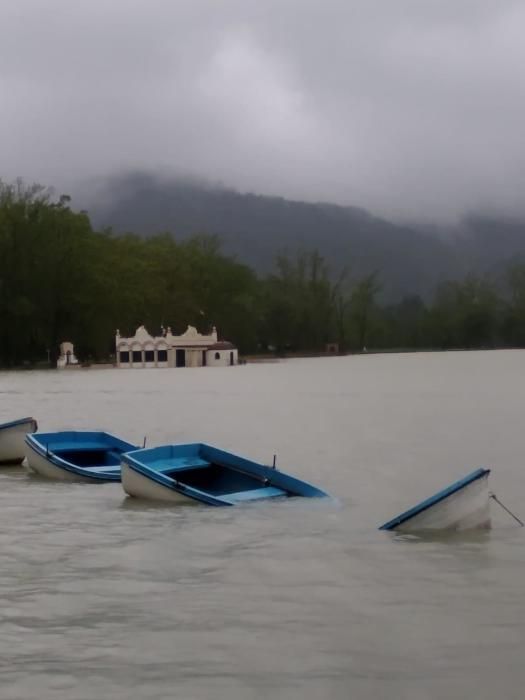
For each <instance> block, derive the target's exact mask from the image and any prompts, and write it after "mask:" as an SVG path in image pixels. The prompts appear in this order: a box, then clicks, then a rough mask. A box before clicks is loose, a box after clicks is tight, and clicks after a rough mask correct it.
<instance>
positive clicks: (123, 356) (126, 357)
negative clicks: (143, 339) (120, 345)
mask: <svg viewBox="0 0 525 700" xmlns="http://www.w3.org/2000/svg"><path fill="white" fill-rule="evenodd" d="M120 361H121V362H129V352H128V351H127V350H121V351H120Z"/></svg>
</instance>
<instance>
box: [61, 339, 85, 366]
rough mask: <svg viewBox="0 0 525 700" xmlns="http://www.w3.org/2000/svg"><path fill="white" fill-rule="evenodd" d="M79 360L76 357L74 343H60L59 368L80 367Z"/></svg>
mask: <svg viewBox="0 0 525 700" xmlns="http://www.w3.org/2000/svg"><path fill="white" fill-rule="evenodd" d="M79 366H80V365H79V364H78V360H77V358H76V357H75V348H74V346H73V343H70V342H69V341H67V340H66V341H64V342H63V343H60V356H59V358H58V360H57V368H58V369H64V368H65V367H79Z"/></svg>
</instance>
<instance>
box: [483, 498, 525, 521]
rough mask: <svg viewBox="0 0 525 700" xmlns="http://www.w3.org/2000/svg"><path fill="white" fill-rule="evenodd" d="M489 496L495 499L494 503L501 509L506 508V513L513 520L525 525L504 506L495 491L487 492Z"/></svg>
mask: <svg viewBox="0 0 525 700" xmlns="http://www.w3.org/2000/svg"><path fill="white" fill-rule="evenodd" d="M489 496H490V498H493V499H494V500H495V501H496V503H497V504H498V505H499V506H501V507H502V508H503V510H506V511H507V513H508V514H509V515H511V516H512V517H513V518H514V520H515V521H516V522H518V523H519V524H520V525H521V527H525V523H524V522H523V521H522V520H520V519H519V518H518V516H517V515H514V513H513V512H512V511H511V510H509V509H508V508H507V506H504V505H503V503H502V502H501V501H500V500H499V498H498V497H497V496H496V494H495V493H491V494H489Z"/></svg>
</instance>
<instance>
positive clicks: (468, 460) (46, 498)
mask: <svg viewBox="0 0 525 700" xmlns="http://www.w3.org/2000/svg"><path fill="white" fill-rule="evenodd" d="M524 404H525V352H522V351H499V352H477V353H441V354H431V353H429V354H405V355H370V356H354V357H351V356H350V357H341V358H339V357H337V358H327V359H304V360H303V359H300V360H289V361H283V362H278V363H268V364H248V365H245V366H239V367H231V368H230V367H228V368H198V369H182V370H135V371H134V370H120V371H119V370H95V369H89V370H79V371H71V372H61V373H60V372H13V373H5V372H4V373H0V421H6V420H11V419H14V418H18V417H22V416H24V415H33V416H35V417H36V418H37V420H38V421H39V427H40V429H41V430H60V429H98V428H100V429H105V430H108V431H110V432H113V433H115V434H117V435H119V436H121V437H123V438H124V439H126V440H130V441H132V442H135V443H137V444H138V443H142V440H143V439H144V437H145V436H146V437H147V441H148V444H149V445H152V444H154V443H163V442H183V441H184V442H185V441H203V442H210V443H212V444H216V445H218V446H220V447H222V448H224V449H226V450H230V449H231V450H232V451H235V452H237V453H239V454H243V455H246V456H248V457H251V458H254V459H256V460H260V461H264V462H266V463H270V464H271V462H272V459H273V455H274V454H276V455H277V466H278V467H281V468H282V469H283V470H289V471H290V472H291V473H293V474H296V475H297V476H299V477H302V478H304V479H306V480H308V481H312V482H313V483H314V484H316V485H318V486H320V487H321V488H323V489H326V490H328V491H330V493H332V494H333V495H334V496H336V497H337V502H335V503H333V502H326V501H309V500H306V499H305V500H302V499H298V500H296V501H288V502H285V503H282V502H281V503H267V504H259V505H255V506H252V507H249V506H240V507H236V508H225V509H214V508H207V507H204V506H193V505H190V506H179V507H173V506H171V507H166V506H164V507H160V506H155V505H152V504H145V503H141V502H138V501H134V500H132V499H126V498H125V496H124V493H123V491H122V490H121V487H120V485H119V484H108V485H98V486H92V485H83V484H78V485H77V484H62V483H53V482H50V481H43V480H39V479H37V478H31V477H29V476H28V475H26V474H25V472H24V471H23V470H21V469H20V468H5V469H3V470H2V471H1V472H0V615H1V623H2V624H1V634H0V698H1V699H2V700H33V699H34V700H36V699H38V700H94V699H98V698H104V699H108V700H121V699H122V700H172V699H174V698H176V699H180V700H208V699H211V698H213V699H214V700H223V699H228V700H252V699H253V700H259V699H261V700H281V699H282V700H284V699H286V700H325V699H326V700H339V699H341V700H343V699H344V700H347V699H348V698H352V699H354V698H357V699H361V698H370V699H373V700H382V699H383V698H384V699H385V700H386V699H388V700H392V698H394V699H395V700H398V699H399V700H412V699H414V700H428V699H431V700H436V699H439V700H441V699H442V698H443V699H445V698H446V699H447V700H455V699H458V700H459V699H461V700H464V699H466V698H476V700H481V699H485V698H486V699H487V700H489V699H490V700H493V699H494V698H505V700H512V699H514V698H516V699H518V698H519V699H520V700H521V699H522V698H523V696H524V693H525V691H524V686H525V663H524V642H525V604H524V601H525V597H524V593H523V591H524V590H525V588H524V586H525V529H523V528H520V527H518V526H517V525H516V523H515V522H514V521H512V520H511V519H510V518H509V517H508V515H506V514H505V513H504V512H503V511H501V510H499V509H498V508H497V506H496V505H495V504H494V505H493V509H492V512H493V525H494V527H493V529H492V530H491V531H489V532H483V533H479V534H474V535H463V536H459V535H456V536H450V537H441V538H440V537H434V538H429V539H415V538H407V537H405V538H403V537H399V536H397V537H396V536H392V535H391V534H389V533H385V532H382V531H378V530H377V527H378V525H380V524H381V523H382V522H384V521H385V520H387V519H389V518H390V517H392V516H394V515H396V514H397V513H398V512H399V511H400V510H403V509H405V508H407V507H409V506H410V505H413V504H414V502H416V501H418V500H420V499H422V498H424V497H426V496H429V495H431V494H432V493H433V492H434V491H436V490H438V489H440V488H442V487H444V486H446V485H447V484H448V483H449V482H451V481H453V480H455V479H457V478H460V477H461V476H463V475H465V474H466V473H468V472H469V471H471V470H472V469H474V468H477V467H479V466H488V467H492V468H493V473H492V475H491V488H492V489H493V490H494V491H495V492H496V494H497V495H498V496H499V498H500V499H501V500H502V501H503V502H504V503H505V504H506V505H507V506H508V507H510V508H511V509H512V510H513V511H515V512H516V514H517V515H519V516H521V517H522V519H524V517H525V420H524Z"/></svg>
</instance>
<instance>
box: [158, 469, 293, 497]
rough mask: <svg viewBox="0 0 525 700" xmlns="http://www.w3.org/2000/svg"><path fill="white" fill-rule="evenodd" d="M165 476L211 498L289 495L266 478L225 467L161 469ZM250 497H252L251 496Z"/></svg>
mask: <svg viewBox="0 0 525 700" xmlns="http://www.w3.org/2000/svg"><path fill="white" fill-rule="evenodd" d="M163 473H164V475H165V476H167V477H169V478H170V479H173V480H174V481H176V482H177V483H178V484H181V485H183V486H189V487H192V488H195V489H199V490H200V491H205V492H206V493H209V494H211V495H213V496H218V497H220V496H235V497H236V500H243V495H244V496H245V497H246V498H248V497H253V498H262V497H265V498H270V497H274V496H288V495H289V494H288V492H287V491H285V490H283V489H280V488H275V487H272V486H271V484H270V481H269V480H268V479H262V478H260V477H257V476H255V475H252V474H247V473H246V472H243V471H241V470H239V469H235V468H232V467H228V466H222V465H218V464H213V463H210V462H202V463H201V464H199V465H198V466H195V465H193V466H190V467H186V468H184V467H182V468H181V467H179V468H175V469H174V468H173V467H172V466H170V468H169V469H166V470H165V471H164V470H163ZM250 494H251V496H250Z"/></svg>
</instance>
